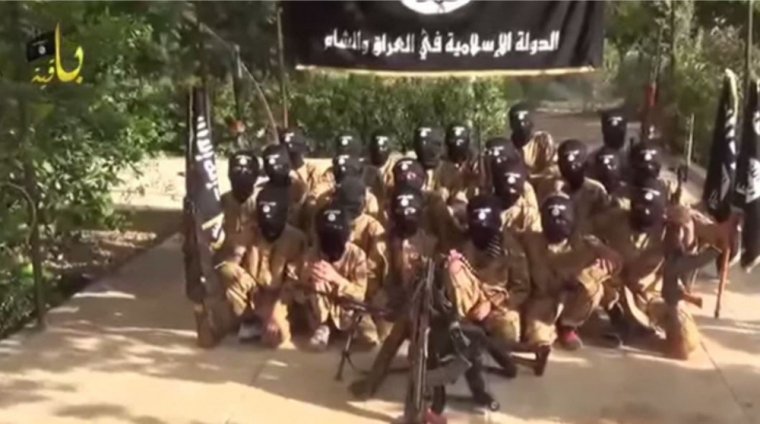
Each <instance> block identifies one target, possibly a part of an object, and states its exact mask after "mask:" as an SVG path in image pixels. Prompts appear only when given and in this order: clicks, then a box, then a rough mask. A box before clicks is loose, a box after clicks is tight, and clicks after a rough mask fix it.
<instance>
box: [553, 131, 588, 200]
mask: <svg viewBox="0 0 760 424" xmlns="http://www.w3.org/2000/svg"><path fill="white" fill-rule="evenodd" d="M557 150H558V151H557V156H558V159H557V164H558V165H559V172H560V174H562V178H563V179H564V180H565V181H566V182H567V183H568V185H569V186H570V189H571V190H577V189H579V188H580V187H581V185H582V184H583V180H584V179H585V176H586V175H585V170H586V168H585V167H586V160H587V157H588V149H587V148H586V145H585V144H583V143H582V142H581V141H579V140H566V141H564V142H562V144H560V146H559V149H557Z"/></svg>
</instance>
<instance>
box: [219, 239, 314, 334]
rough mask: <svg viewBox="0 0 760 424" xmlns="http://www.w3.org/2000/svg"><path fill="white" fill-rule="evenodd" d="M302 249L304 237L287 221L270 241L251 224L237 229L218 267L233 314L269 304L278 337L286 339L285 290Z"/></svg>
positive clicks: (295, 275)
mask: <svg viewBox="0 0 760 424" xmlns="http://www.w3.org/2000/svg"><path fill="white" fill-rule="evenodd" d="M305 249H306V237H305V236H304V234H303V233H302V232H301V231H300V230H298V229H296V228H294V227H292V226H289V225H288V226H286V227H285V230H284V231H283V233H282V234H281V235H280V237H279V238H278V239H277V240H275V241H274V242H273V243H269V242H268V241H267V240H266V239H264V237H262V236H261V234H259V233H258V230H257V229H256V228H255V227H253V226H247V227H245V228H244V229H243V230H242V231H241V232H240V233H238V234H237V236H236V237H235V240H234V242H233V248H232V249H231V252H230V254H229V257H228V258H227V259H226V260H225V262H224V264H223V265H222V266H221V267H220V270H219V271H220V275H221V279H222V282H223V283H224V285H225V287H226V297H227V301H228V302H229V304H230V305H231V307H232V310H233V312H234V314H235V316H237V317H238V318H239V317H241V316H242V315H243V313H244V312H246V310H248V308H249V307H250V308H251V309H253V310H254V312H256V310H257V309H259V308H261V310H263V311H269V310H270V308H271V316H272V318H273V319H274V320H275V321H276V322H277V324H278V325H279V326H280V329H281V330H282V341H283V342H284V341H287V340H289V339H290V325H289V323H288V320H287V317H288V309H287V303H288V301H289V299H288V296H287V291H288V288H289V286H290V285H292V284H293V283H294V282H295V281H297V278H298V273H299V271H298V270H299V269H300V266H301V263H302V260H303V255H304V252H305ZM263 313H264V315H267V313H266V312H263Z"/></svg>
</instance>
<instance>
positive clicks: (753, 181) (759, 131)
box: [736, 80, 760, 271]
mask: <svg viewBox="0 0 760 424" xmlns="http://www.w3.org/2000/svg"><path fill="white" fill-rule="evenodd" d="M759 89H760V87H759V86H758V81H757V80H754V81H752V83H751V84H750V87H749V92H748V93H747V103H746V107H745V109H744V125H743V128H742V144H741V148H740V149H741V150H740V151H739V166H738V169H737V172H736V179H737V181H736V191H737V193H738V194H739V198H740V204H739V207H741V208H742V210H743V211H744V225H743V229H742V247H743V251H742V256H741V266H742V268H744V269H746V270H747V271H749V270H751V269H752V268H754V267H755V266H756V265H757V264H758V262H760V148H759V147H758V145H757V143H758V142H760V102H759V101H758V100H759V99H758V90H759Z"/></svg>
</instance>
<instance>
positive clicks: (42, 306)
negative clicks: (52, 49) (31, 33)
mask: <svg viewBox="0 0 760 424" xmlns="http://www.w3.org/2000/svg"><path fill="white" fill-rule="evenodd" d="M21 7H22V6H21V4H20V3H16V5H15V7H14V8H13V12H12V13H13V18H14V19H13V21H14V25H15V26H16V28H15V29H16V31H15V34H16V36H17V37H18V39H17V40H16V45H17V46H18V47H19V51H18V60H19V63H24V62H23V57H24V54H25V53H24V47H23V46H24V43H25V42H26V40H25V38H26V35H27V34H26V33H25V32H24V31H23V24H22V21H21ZM16 69H17V70H18V74H17V75H16V77H17V78H16V80H17V81H23V80H24V78H25V77H24V76H23V70H24V69H25V68H24V67H23V66H20V67H17V68H16ZM17 96H18V97H17V101H18V111H19V132H18V134H19V135H18V140H19V145H20V146H21V162H22V166H23V169H24V177H23V179H24V190H26V192H27V194H28V195H29V199H28V200H30V201H31V204H30V207H29V209H30V210H29V214H30V217H31V223H32V225H31V229H30V235H29V257H30V258H31V260H32V277H33V279H34V302H35V313H36V316H37V328H38V329H40V330H44V329H45V327H46V326H47V323H46V321H45V314H46V312H47V301H46V300H45V287H44V281H43V280H42V248H41V240H40V223H39V221H38V220H37V216H38V215H39V214H38V213H37V211H38V210H39V205H40V196H39V191H38V190H37V172H36V169H35V166H34V161H33V160H32V158H31V156H30V155H31V151H32V145H33V141H32V140H31V139H30V138H29V117H28V115H27V113H28V109H27V108H28V104H27V100H26V94H24V93H18V94H17Z"/></svg>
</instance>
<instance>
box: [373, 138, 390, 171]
mask: <svg viewBox="0 0 760 424" xmlns="http://www.w3.org/2000/svg"><path fill="white" fill-rule="evenodd" d="M390 155H391V137H390V136H389V135H387V134H385V133H383V132H376V133H374V134H372V138H370V139H369V163H371V164H372V165H374V166H377V167H381V166H383V165H385V162H387V161H388V157H389V156H390Z"/></svg>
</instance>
